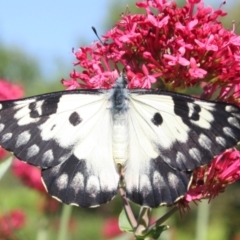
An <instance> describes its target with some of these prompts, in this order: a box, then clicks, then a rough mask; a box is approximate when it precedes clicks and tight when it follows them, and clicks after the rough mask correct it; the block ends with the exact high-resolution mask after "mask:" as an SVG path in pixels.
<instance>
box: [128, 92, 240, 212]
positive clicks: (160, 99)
mask: <svg viewBox="0 0 240 240" xmlns="http://www.w3.org/2000/svg"><path fill="white" fill-rule="evenodd" d="M129 101H130V106H129V109H130V110H129V131H130V134H129V135H130V142H129V146H130V152H129V160H128V163H127V164H126V167H125V181H126V191H127V197H128V198H129V199H130V200H132V201H133V202H136V203H138V204H140V205H145V206H149V207H157V206H159V205H162V204H167V205H169V204H172V203H174V202H175V201H177V200H178V199H179V198H181V197H182V196H184V195H185V193H186V191H187V189H188V185H189V183H190V182H191V172H192V171H193V170H194V169H195V168H197V167H199V166H202V165H205V164H207V163H209V162H210V161H211V160H212V158H213V157H214V156H215V155H218V154H220V153H221V152H222V151H224V150H225V149H227V148H230V147H233V146H235V145H236V143H237V142H238V141H239V140H240V109H239V108H238V107H236V106H234V105H230V104H226V103H219V102H209V101H203V100H199V99H195V98H192V97H189V96H186V95H182V94H176V93H170V92H164V91H160V90H132V91H131V94H130V99H129Z"/></svg>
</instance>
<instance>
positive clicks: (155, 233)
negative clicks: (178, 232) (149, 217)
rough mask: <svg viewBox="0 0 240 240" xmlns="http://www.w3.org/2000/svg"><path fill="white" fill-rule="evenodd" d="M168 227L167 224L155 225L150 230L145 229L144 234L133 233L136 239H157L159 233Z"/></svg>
mask: <svg viewBox="0 0 240 240" xmlns="http://www.w3.org/2000/svg"><path fill="white" fill-rule="evenodd" d="M167 229H169V226H167V225H162V226H156V227H154V228H152V229H151V230H149V231H147V232H146V233H145V234H144V235H138V236H136V235H135V238H136V239H137V240H143V239H148V238H151V239H158V238H159V237H160V235H161V233H162V232H163V231H165V230H167Z"/></svg>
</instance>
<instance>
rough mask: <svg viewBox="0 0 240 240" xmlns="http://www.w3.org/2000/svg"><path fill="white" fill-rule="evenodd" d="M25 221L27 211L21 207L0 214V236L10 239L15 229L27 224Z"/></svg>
mask: <svg viewBox="0 0 240 240" xmlns="http://www.w3.org/2000/svg"><path fill="white" fill-rule="evenodd" d="M25 221H26V216H25V213H24V212H23V211H22V210H20V209H16V210H11V212H9V213H7V214H5V215H0V236H1V237H6V239H8V237H9V236H11V234H12V233H13V232H14V231H16V230H18V229H20V228H22V227H23V226H24V225H25ZM4 239H5V238H4ZM9 239H10V238H9Z"/></svg>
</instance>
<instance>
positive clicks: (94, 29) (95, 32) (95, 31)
mask: <svg viewBox="0 0 240 240" xmlns="http://www.w3.org/2000/svg"><path fill="white" fill-rule="evenodd" d="M92 30H93V32H94V34H95V35H96V37H97V38H98V40H99V41H100V43H101V44H102V45H104V42H103V41H102V39H101V38H100V37H99V35H98V33H97V30H96V28H95V27H93V26H92Z"/></svg>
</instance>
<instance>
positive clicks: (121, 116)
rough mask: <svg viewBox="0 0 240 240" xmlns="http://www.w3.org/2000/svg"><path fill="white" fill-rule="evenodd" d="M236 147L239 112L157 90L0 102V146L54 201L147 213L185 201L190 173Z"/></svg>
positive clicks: (122, 85)
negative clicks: (118, 205) (121, 205)
mask: <svg viewBox="0 0 240 240" xmlns="http://www.w3.org/2000/svg"><path fill="white" fill-rule="evenodd" d="M239 140H240V108H239V107H237V106H235V105H232V104H228V103H223V102H212V101H204V100H200V99H197V98H193V97H190V96H187V95H184V94H179V93H173V92H168V91H163V90H154V89H128V88H127V79H126V78H125V76H123V75H121V76H120V77H118V78H117V80H116V82H115V84H114V86H113V87H112V89H110V90H107V89H80V90H71V91H62V92H53V93H48V94H43V95H38V96H34V97H29V98H25V99H18V100H8V101H1V102H0V145H1V146H2V147H3V148H5V149H7V150H8V151H11V152H13V153H14V154H15V155H16V157H18V158H19V159H21V160H22V161H24V162H27V163H29V164H32V165H34V166H38V167H40V168H41V169H42V179H43V183H44V185H45V187H46V189H47V191H48V192H49V194H50V195H52V196H53V197H54V198H56V199H58V200H60V201H62V202H64V203H66V204H72V205H78V206H82V207H95V206H98V205H100V204H103V203H107V202H109V201H110V200H111V199H112V198H113V197H114V196H116V194H117V190H118V186H119V181H120V173H119V167H120V168H122V169H123V179H124V183H125V186H126V187H125V189H126V197H127V198H128V199H130V200H131V201H132V202H134V203H137V204H140V205H142V206H147V207H158V206H160V205H171V204H173V203H176V202H177V201H178V200H179V199H180V198H182V197H183V196H184V195H185V194H186V192H187V190H188V188H189V185H190V183H191V176H192V172H193V170H195V169H196V168H198V167H200V166H202V165H205V164H208V163H209V162H210V161H211V160H212V159H213V157H214V156H215V155H218V154H220V153H221V152H223V151H224V150H225V149H227V148H230V147H233V146H235V145H236V144H237V142H238V141H239Z"/></svg>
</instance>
